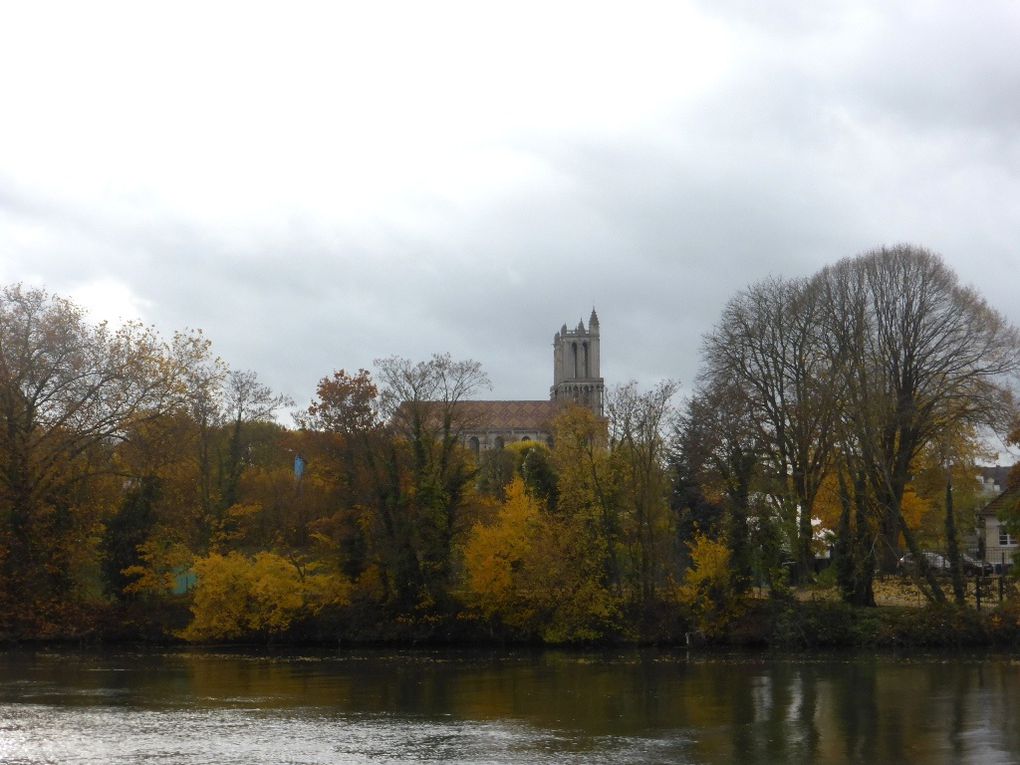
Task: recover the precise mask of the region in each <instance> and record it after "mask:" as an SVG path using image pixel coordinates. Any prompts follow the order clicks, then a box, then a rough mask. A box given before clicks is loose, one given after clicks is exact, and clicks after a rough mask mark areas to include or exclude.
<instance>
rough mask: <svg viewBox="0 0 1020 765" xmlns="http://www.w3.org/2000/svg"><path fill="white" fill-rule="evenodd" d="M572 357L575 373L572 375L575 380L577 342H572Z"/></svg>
mask: <svg viewBox="0 0 1020 765" xmlns="http://www.w3.org/2000/svg"><path fill="white" fill-rule="evenodd" d="M570 357H571V360H572V361H573V366H574V374H573V375H571V377H573V378H574V379H575V380H576V379H577V343H571V344H570Z"/></svg>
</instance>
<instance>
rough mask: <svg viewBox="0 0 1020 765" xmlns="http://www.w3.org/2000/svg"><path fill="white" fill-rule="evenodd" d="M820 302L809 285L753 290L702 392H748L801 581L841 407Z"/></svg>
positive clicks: (743, 297)
mask: <svg viewBox="0 0 1020 765" xmlns="http://www.w3.org/2000/svg"><path fill="white" fill-rule="evenodd" d="M819 297H820V292H819V290H818V289H817V288H816V287H815V286H814V285H812V284H811V283H809V282H808V281H806V280H783V279H769V280H766V281H762V282H759V283H757V284H754V285H752V286H751V287H749V288H747V289H746V290H744V291H743V292H741V293H739V294H738V295H737V296H736V297H734V298H733V299H732V300H730V302H729V303H728V304H727V305H726V308H725V309H724V310H723V315H722V318H721V319H720V320H719V323H718V324H717V326H716V328H715V329H714V330H713V331H712V332H711V333H709V334H708V335H707V336H706V338H705V342H704V349H703V350H704V357H705V363H706V369H705V372H704V374H703V375H702V384H703V386H705V387H715V388H719V389H721V390H722V389H726V388H732V386H734V385H736V386H739V387H740V388H741V389H742V391H743V398H744V400H745V402H746V404H747V406H748V407H749V408H750V413H751V422H752V423H753V424H754V426H755V427H756V428H757V429H758V434H759V442H760V444H761V446H762V459H763V462H764V465H763V469H764V470H765V471H766V472H767V473H769V474H770V475H771V476H772V478H773V483H772V485H773V487H775V490H776V493H777V495H778V496H777V497H776V499H777V500H778V501H779V503H780V505H781V506H782V507H783V509H784V516H785V517H786V518H787V525H788V526H789V527H790V528H791V529H792V533H791V540H790V542H791V547H792V548H793V552H794V555H795V559H796V562H797V566H798V570H799V573H800V575H801V577H804V576H806V575H807V574H808V572H809V571H810V570H811V566H812V562H813V558H814V554H813V551H812V541H813V528H812V523H811V519H812V509H813V507H814V502H815V497H816V496H817V494H818V490H819V487H820V486H821V484H822V480H823V479H824V478H825V475H826V473H827V471H828V470H829V468H830V462H831V453H832V444H833V425H834V417H835V404H836V401H837V398H836V396H834V395H833V393H834V390H833V385H832V372H831V366H832V365H831V361H830V359H829V358H828V357H827V356H826V354H825V349H824V346H823V344H822V339H821V337H820V334H819V333H820V323H821V322H820V319H821V316H822V305H821V302H820V300H819Z"/></svg>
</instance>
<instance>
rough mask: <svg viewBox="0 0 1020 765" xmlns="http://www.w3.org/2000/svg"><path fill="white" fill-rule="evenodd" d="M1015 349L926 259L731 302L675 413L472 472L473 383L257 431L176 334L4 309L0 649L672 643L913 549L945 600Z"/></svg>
mask: <svg viewBox="0 0 1020 765" xmlns="http://www.w3.org/2000/svg"><path fill="white" fill-rule="evenodd" d="M1018 345H1020V344H1018V339H1017V333H1016V331H1015V330H1014V329H1013V328H1012V327H1011V326H1009V325H1008V323H1007V322H1005V321H1004V320H1003V319H1002V317H1001V316H999V315H998V314H997V313H995V312H994V311H993V310H991V309H990V308H989V307H988V306H987V305H986V304H985V303H984V302H983V301H982V300H981V299H980V298H979V297H978V296H977V295H976V294H975V293H974V292H973V291H972V290H969V289H967V288H964V287H961V286H960V285H959V284H958V282H957V280H956V278H955V276H954V275H953V274H952V273H951V272H950V271H949V270H948V269H947V268H946V267H945V265H944V264H943V263H942V262H941V261H940V260H939V259H938V257H937V256H935V255H933V254H931V253H929V252H926V251H924V250H919V249H916V248H912V247H896V248H892V249H883V250H879V251H875V252H870V253H866V254H864V255H861V256H858V257H856V258H848V259H846V260H844V261H841V262H839V263H837V264H835V265H834V266H831V267H829V268H826V269H824V270H823V271H821V272H820V273H819V274H817V275H815V276H814V277H812V278H810V279H802V280H783V279H770V280H767V281H765V282H762V283H759V284H755V285H751V286H750V287H748V288H746V289H745V290H743V291H741V292H740V293H738V294H737V295H736V296H735V297H734V298H733V299H732V300H731V301H730V302H729V304H728V305H727V306H726V308H725V309H724V311H723V314H722V316H721V318H720V320H719V322H718V324H717V325H716V327H715V329H714V330H713V331H712V332H710V333H709V334H708V335H707V336H706V338H705V343H704V349H703V351H704V368H703V373H702V374H701V376H700V378H699V380H698V385H697V388H696V390H695V391H694V392H693V394H692V395H690V396H689V397H688V398H687V400H686V403H685V404H684V405H683V407H678V405H677V403H676V399H677V393H678V386H677V384H676V383H673V382H664V383H660V384H659V385H658V386H656V387H654V388H652V389H651V390H647V391H644V392H642V391H641V390H640V389H639V388H638V386H637V385H636V384H635V383H629V384H626V385H623V386H618V387H617V388H616V389H614V390H613V391H612V392H611V394H610V395H609V397H608V401H607V418H606V419H605V420H601V419H598V418H596V417H595V416H593V415H592V413H591V412H590V411H588V410H586V409H582V408H564V409H563V410H562V411H561V413H560V414H559V416H558V417H557V419H556V421H555V423H554V432H553V438H552V446H551V447H547V446H546V445H544V444H539V443H536V442H531V441H527V442H520V443H514V444H509V445H508V446H507V447H506V448H505V449H502V450H493V451H489V452H484V453H483V454H482V455H480V456H479V457H475V455H473V454H472V453H470V451H468V450H467V449H465V448H464V445H463V439H462V434H463V433H464V431H465V429H468V428H470V426H471V422H470V421H468V419H467V414H466V412H467V411H470V410H469V408H465V407H462V406H461V405H460V404H461V403H462V402H463V401H465V400H468V399H470V398H472V397H476V396H477V395H478V394H479V393H480V392H481V391H482V390H484V389H485V388H486V387H487V385H488V380H487V378H486V376H485V373H484V372H483V371H482V369H481V367H480V366H479V365H478V364H477V363H476V362H473V361H458V360H454V359H451V358H450V357H449V356H445V355H437V356H433V357H432V358H430V359H427V360H425V361H418V362H416V361H411V360H407V359H402V358H397V357H393V358H386V359H381V360H379V361H377V362H376V365H375V369H374V370H373V371H372V372H369V371H366V370H359V371H358V372H356V373H348V372H346V371H343V370H341V371H337V372H334V373H333V374H332V375H330V376H328V377H325V378H323V379H322V380H321V381H320V383H319V385H318V387H317V390H316V391H315V394H314V396H313V397H312V400H311V401H310V403H309V404H308V405H307V406H305V407H303V408H301V409H300V410H299V411H297V412H293V415H294V425H293V426H292V427H284V426H282V425H280V424H279V423H278V417H279V415H281V414H282V413H284V412H286V411H287V410H288V409H289V408H291V407H292V406H293V402H291V401H290V400H289V399H288V398H286V397H284V396H281V395H279V394H276V393H274V392H273V391H271V390H270V389H269V388H267V387H266V386H265V385H264V384H262V383H261V382H260V381H259V380H258V378H257V376H256V374H255V373H254V372H249V371H239V370H231V369H229V368H228V367H227V366H226V365H225V364H224V363H223V362H222V361H220V360H219V359H217V358H216V357H215V356H214V355H213V353H212V350H211V346H210V343H209V341H208V340H206V339H205V338H204V337H203V336H202V335H201V334H200V333H181V334H178V335H176V336H174V337H173V338H171V339H169V340H167V339H164V338H161V337H160V336H159V335H158V334H156V333H155V332H154V331H153V330H152V329H151V328H148V327H143V326H139V325H134V324H127V325H125V326H123V327H121V328H119V329H113V328H110V327H108V326H106V325H104V324H98V325H97V324H92V323H89V322H88V320H87V317H85V316H84V315H83V313H82V311H81V310H80V309H79V308H78V307H76V306H75V305H73V304H72V303H70V302H69V301H67V300H64V299H62V298H59V297H56V296H53V295H49V294H47V293H46V292H44V291H42V290H36V289H29V288H26V287H23V286H20V285H15V286H11V287H8V288H6V289H4V290H3V292H2V295H0V572H2V576H3V581H2V586H0V635H2V636H4V637H7V638H22V637H31V638H39V637H61V636H62V637H68V636H78V635H87V634H122V635H140V634H145V635H152V636H159V635H163V636H169V635H177V636H181V637H184V638H187V639H190V640H221V639H251V638H253V637H258V638H267V637H268V638H273V637H275V636H287V637H299V638H304V639H330V640H333V639H345V640H388V639H395V640H411V641H414V640H424V639H457V638H460V639H471V638H479V637H490V638H491V637H495V638H499V639H523V640H533V639H537V640H544V641H549V642H571V641H590V640H602V639H621V638H622V639H632V640H642V639H643V640H661V639H675V638H677V636H678V635H680V634H682V632H683V631H686V630H691V629H697V630H700V631H702V632H704V633H705V634H709V635H711V634H713V633H715V632H720V633H721V632H723V631H725V629H726V625H727V624H728V622H729V621H730V620H732V619H733V618H734V616H735V615H736V614H738V613H739V611H740V608H741V605H740V604H741V602H742V598H743V597H744V593H746V592H747V591H748V590H749V589H750V588H751V587H752V586H755V585H757V586H759V587H760V588H761V591H767V592H772V593H774V594H778V593H783V592H784V591H786V588H787V587H788V586H789V585H790V584H791V583H801V584H803V583H806V582H808V581H811V580H812V579H813V577H814V576H815V569H816V566H815V562H816V559H817V557H818V556H819V554H821V553H823V552H824V551H826V550H831V552H832V554H833V556H834V565H833V569H832V570H833V572H834V576H835V577H836V579H837V582H838V586H839V588H840V590H841V592H842V594H843V596H844V598H845V599H846V600H847V602H849V603H853V604H857V605H869V604H872V603H873V594H872V582H873V577H874V573H875V570H876V566H878V567H879V568H885V569H887V570H888V569H891V568H892V567H893V566H894V565H895V561H896V559H897V557H898V555H899V554H900V553H901V551H902V550H904V549H909V550H911V551H913V552H914V553H915V554H916V553H917V552H919V551H920V549H921V548H922V546H924V545H937V546H939V547H940V548H943V549H947V550H948V551H949V555H950V560H952V561H953V566H954V571H955V574H956V575H957V576H956V578H955V580H954V581H955V583H956V584H957V585H959V583H960V582H961V581H962V577H960V558H959V551H960V545H961V542H960V532H959V528H960V526H961V525H965V522H961V520H960V519H958V518H957V517H956V515H957V513H959V512H960V510H961V508H962V509H964V510H965V509H966V508H967V506H968V498H967V492H968V482H972V480H973V473H974V471H973V464H974V461H975V459H976V458H977V457H978V456H980V448H981V443H982V441H981V437H982V435H983V434H984V433H985V432H987V431H988V429H992V430H998V431H1004V430H1005V429H1006V428H1007V427H1008V425H1009V424H1010V422H1011V418H1012V417H1013V404H1012V399H1011V396H1010V390H1011V388H1010V386H1011V382H1012V380H1011V377H1012V376H1013V375H1015V373H1016V371H1017V364H1018V356H1017V350H1018ZM954 489H955V493H954ZM954 497H955V499H954ZM971 504H973V503H971ZM935 519H941V521H939V522H936V520H935ZM921 560H922V561H923V558H921ZM920 576H921V579H922V581H921V583H922V585H923V586H924V587H925V589H926V592H927V593H928V595H929V597H931V598H932V599H934V600H938V599H941V598H944V597H945V596H944V594H943V590H942V587H941V586H940V583H939V582H937V581H936V580H935V578H934V576H933V574H932V572H928V571H925V570H924V569H923V568H922V570H921V574H920ZM954 594H955V595H956V597H957V598H962V587H957V588H955V589H954Z"/></svg>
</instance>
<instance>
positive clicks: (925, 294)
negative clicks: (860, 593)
mask: <svg viewBox="0 0 1020 765" xmlns="http://www.w3.org/2000/svg"><path fill="white" fill-rule="evenodd" d="M814 284H815V286H816V288H817V289H818V290H820V291H821V296H822V301H823V304H824V305H825V315H824V327H825V332H826V334H825V336H826V339H827V345H828V349H827V353H828V355H829V357H830V359H831V360H832V362H833V365H834V378H835V379H837V380H838V390H839V392H840V396H841V407H840V409H841V416H840V424H841V427H842V429H843V432H844V439H843V441H844V448H845V449H847V450H848V451H852V452H853V453H854V456H855V457H856V458H857V459H858V460H859V461H860V464H861V465H862V469H863V472H864V475H865V477H866V480H867V485H868V489H869V490H870V491H871V492H872V493H873V495H874V497H875V499H876V502H877V505H878V507H879V512H880V518H879V523H880V530H881V542H882V543H881V544H880V546H879V560H880V563H881V565H882V567H883V569H884V570H891V569H892V568H893V567H894V566H895V563H896V557H897V549H898V539H899V536H900V534H902V535H903V538H904V540H905V542H906V544H907V547H908V548H909V549H910V551H911V552H912V553H913V554H914V556H915V558H916V559H917V560H919V561H920V562H921V568H922V571H923V572H924V576H925V577H926V579H927V581H928V584H929V588H930V595H931V597H933V598H935V599H938V600H941V599H943V598H944V596H943V594H942V591H941V589H940V588H939V587H938V586H937V583H936V581H935V579H934V576H933V574H932V573H931V572H930V571H927V567H926V566H924V559H923V558H922V557H921V556H920V555H919V552H920V551H919V549H918V545H917V542H916V539H915V538H914V535H913V534H912V533H911V530H910V529H909V528H908V526H907V525H906V524H905V523H904V521H903V514H902V511H901V505H902V500H903V493H904V489H905V487H906V485H907V483H908V481H909V480H910V476H911V464H912V463H913V461H914V459H915V458H916V457H917V456H918V454H919V453H920V451H921V450H922V449H923V448H924V447H925V446H926V445H927V444H929V443H932V442H933V441H935V440H937V439H939V438H941V437H942V436H943V434H945V433H946V432H947V431H949V430H951V429H953V428H955V427H958V426H960V425H964V424H970V425H977V426H980V425H985V426H992V427H995V428H1004V427H1005V426H1006V424H1007V423H1008V420H1009V416H1010V413H1011V412H1012V410H1013V406H1012V398H1011V395H1010V378H1011V377H1013V376H1014V375H1015V374H1016V372H1017V371H1018V369H1020V355H1018V349H1020V336H1018V333H1017V330H1016V329H1015V328H1014V327H1012V326H1011V325H1010V324H1009V323H1008V322H1007V321H1006V320H1005V319H1004V318H1003V317H1002V316H1001V315H1000V314H999V313H997V312H996V311H994V310H993V309H992V308H990V307H989V306H988V305H987V304H986V303H985V301H984V300H983V299H982V298H981V297H980V296H978V295H977V293H976V292H975V291H974V290H973V289H971V288H969V287H963V286H961V285H960V284H959V281H958V279H957V277H956V275H955V274H954V273H953V272H952V271H951V270H949V269H948V268H947V267H946V266H945V264H944V263H943V262H942V260H941V259H940V258H939V257H938V256H937V255H935V254H934V253H932V252H929V251H928V250H925V249H922V248H918V247H914V246H911V245H899V246H896V247H891V248H882V249H879V250H873V251H871V252H867V253H865V254H863V255H860V256H857V257H854V258H846V259H844V260H842V261H840V262H839V263H837V264H835V265H833V266H830V267H828V268H825V269H824V270H823V271H822V272H821V273H820V274H819V275H818V276H817V277H816V278H815V280H814Z"/></svg>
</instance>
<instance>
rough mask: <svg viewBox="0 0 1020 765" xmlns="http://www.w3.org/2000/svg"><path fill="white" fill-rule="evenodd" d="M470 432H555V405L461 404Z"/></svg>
mask: <svg viewBox="0 0 1020 765" xmlns="http://www.w3.org/2000/svg"><path fill="white" fill-rule="evenodd" d="M457 408H458V411H459V413H460V416H461V417H462V418H463V420H462V421H463V422H464V423H465V426H466V429H467V430H551V429H552V421H553V418H554V417H555V416H556V412H557V410H558V405H557V403H556V402H555V401H461V402H459V403H458V404H457Z"/></svg>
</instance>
